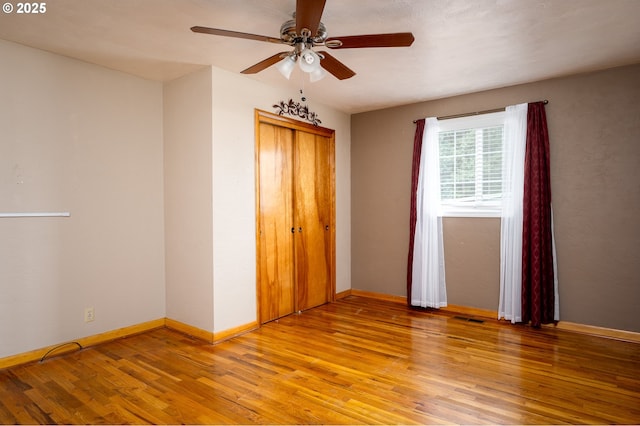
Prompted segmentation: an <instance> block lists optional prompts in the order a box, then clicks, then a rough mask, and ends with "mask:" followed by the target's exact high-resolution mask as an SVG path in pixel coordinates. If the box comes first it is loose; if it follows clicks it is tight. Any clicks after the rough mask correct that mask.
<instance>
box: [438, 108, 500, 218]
mask: <svg viewBox="0 0 640 426" xmlns="http://www.w3.org/2000/svg"><path fill="white" fill-rule="evenodd" d="M438 126H439V132H438V143H439V160H440V201H441V208H442V214H443V216H480V217H494V216H500V209H501V200H502V141H503V138H504V112H498V113H492V114H483V115H477V116H471V117H461V118H453V119H448V120H439V121H438Z"/></svg>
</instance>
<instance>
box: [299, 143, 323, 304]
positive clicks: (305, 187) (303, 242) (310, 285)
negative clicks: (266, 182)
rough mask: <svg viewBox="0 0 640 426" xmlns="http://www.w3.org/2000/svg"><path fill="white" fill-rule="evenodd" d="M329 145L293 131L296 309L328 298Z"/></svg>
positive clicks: (321, 302) (320, 302)
mask: <svg viewBox="0 0 640 426" xmlns="http://www.w3.org/2000/svg"><path fill="white" fill-rule="evenodd" d="M329 149H330V144H329V141H328V138H326V137H323V136H319V135H314V134H311V133H307V132H303V131H298V132H296V137H295V142H294V173H293V194H294V221H295V228H296V234H295V237H294V240H295V241H294V246H295V253H294V256H295V264H296V270H295V276H296V284H297V309H298V310H304V309H309V308H312V307H314V306H318V305H322V304H324V303H326V302H328V301H329V290H330V288H331V256H330V253H331V251H330V239H329V238H330V235H331V232H329V230H328V227H329V225H330V214H331V198H330V184H329V183H330V164H329Z"/></svg>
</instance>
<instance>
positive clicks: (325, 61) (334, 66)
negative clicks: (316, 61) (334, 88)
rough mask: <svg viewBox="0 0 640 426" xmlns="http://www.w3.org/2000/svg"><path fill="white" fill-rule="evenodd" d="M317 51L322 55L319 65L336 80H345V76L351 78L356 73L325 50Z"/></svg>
mask: <svg viewBox="0 0 640 426" xmlns="http://www.w3.org/2000/svg"><path fill="white" fill-rule="evenodd" d="M318 53H319V54H321V55H322V56H324V58H322V59H320V65H321V66H322V68H324V69H325V70H327V71H329V72H330V73H331V74H333V75H334V76H335V77H336V78H337V79H338V80H346V79H347V78H351V77H353V76H354V75H356V73H355V72H353V71H352V70H351V69H349V67H347V66H346V65H345V64H343V63H342V62H340V61H339V60H337V59H336V58H334V57H333V56H331V55H330V54H329V53H327V52H318Z"/></svg>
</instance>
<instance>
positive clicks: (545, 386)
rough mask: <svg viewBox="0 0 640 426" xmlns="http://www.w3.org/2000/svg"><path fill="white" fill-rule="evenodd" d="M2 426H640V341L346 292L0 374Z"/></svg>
mask: <svg viewBox="0 0 640 426" xmlns="http://www.w3.org/2000/svg"><path fill="white" fill-rule="evenodd" d="M0 423H2V424H53V423H67V424H100V423H108V424H123V423H127V424H149V423H156V424H179V423H186V424H433V423H437V424H446V423H454V424H460V423H465V424H560V423H571V424H629V423H631V424H637V423H640V344H637V343H631V342H625V341H619V340H613V339H604V338H600V337H594V336H589V335H585V334H578V333H572V332H569V331H565V330H559V329H553V328H542V329H532V328H530V327H526V326H514V325H511V324H505V323H500V322H498V321H495V320H484V322H472V321H468V320H466V319H465V318H460V317H456V316H454V315H453V314H451V313H446V312H433V311H418V310H411V309H408V308H406V307H404V306H402V305H399V304H397V303H393V302H389V301H380V300H374V299H368V298H365V297H357V296H349V297H346V298H344V299H342V300H340V301H338V302H336V303H332V304H329V305H324V306H321V307H319V308H316V309H312V310H309V311H306V312H304V313H302V314H300V315H291V316H288V317H285V318H282V319H280V320H278V321H274V322H271V323H268V324H266V325H264V326H263V327H262V328H260V329H258V330H256V331H253V332H250V333H246V334H244V335H242V336H238V337H235V338H233V339H230V340H228V341H225V342H221V343H219V344H217V345H215V346H212V345H210V344H208V343H206V342H203V341H200V340H196V339H193V338H191V337H188V336H186V335H183V334H180V333H178V332H175V331H172V330H169V329H156V330H152V331H149V332H146V333H143V334H140V335H136V336H133V337H129V338H124V339H119V340H115V341H112V342H108V343H104V344H101V345H98V346H95V347H91V348H87V349H84V350H82V351H79V352H76V353H71V354H65V355H61V356H58V357H54V358H51V359H48V360H46V361H44V362H42V363H33V364H27V365H22V366H17V367H13V368H10V369H5V370H0Z"/></svg>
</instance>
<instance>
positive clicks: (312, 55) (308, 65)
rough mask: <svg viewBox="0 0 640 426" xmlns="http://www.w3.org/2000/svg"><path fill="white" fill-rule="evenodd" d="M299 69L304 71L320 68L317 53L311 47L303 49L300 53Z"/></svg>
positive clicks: (309, 71)
mask: <svg viewBox="0 0 640 426" xmlns="http://www.w3.org/2000/svg"><path fill="white" fill-rule="evenodd" d="M300 69H301V70H302V71H304V72H306V73H311V72H314V71H316V70H318V69H321V67H320V57H319V56H318V54H317V53H316V52H314V51H313V50H311V49H304V50H303V51H302V52H301V53H300Z"/></svg>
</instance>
